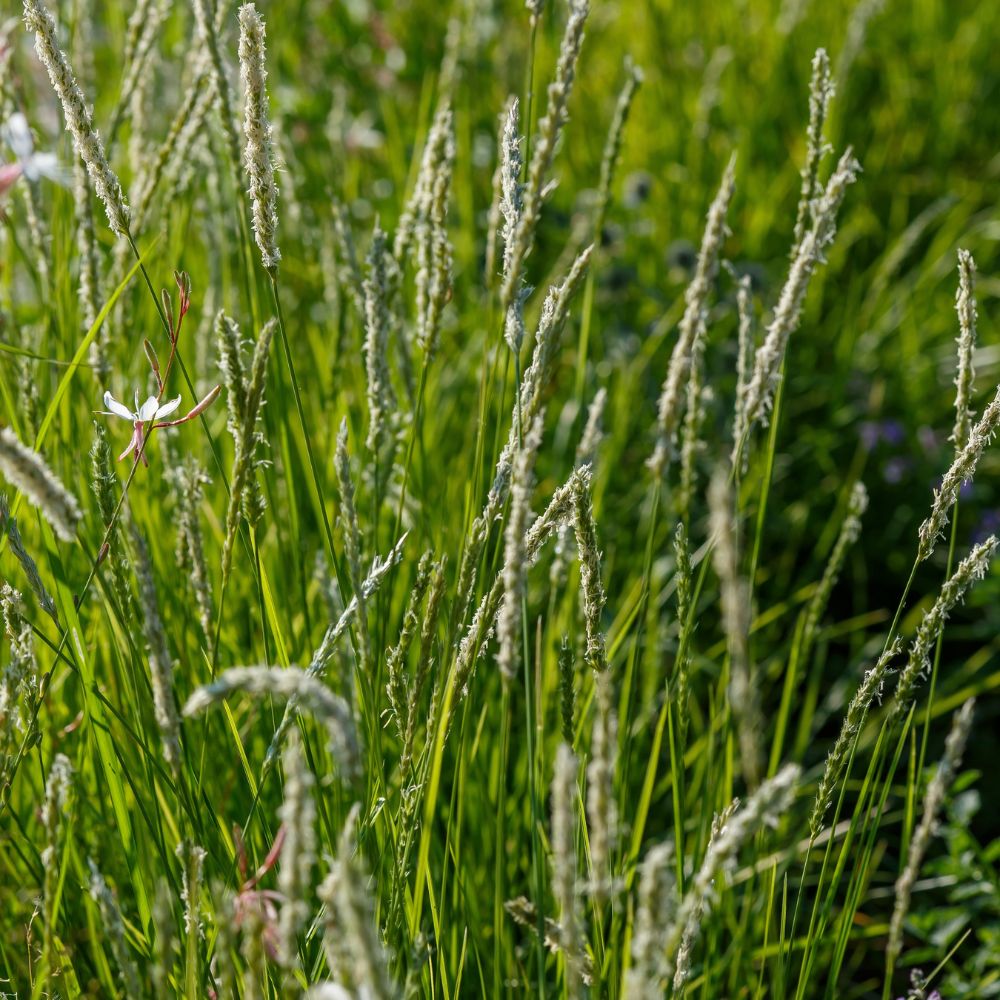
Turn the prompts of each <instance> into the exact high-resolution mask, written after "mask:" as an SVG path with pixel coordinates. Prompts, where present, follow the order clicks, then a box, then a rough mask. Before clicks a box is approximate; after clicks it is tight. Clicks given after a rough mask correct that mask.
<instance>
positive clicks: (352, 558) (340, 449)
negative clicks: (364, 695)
mask: <svg viewBox="0 0 1000 1000" xmlns="http://www.w3.org/2000/svg"><path fill="white" fill-rule="evenodd" d="M334 467H335V468H336V471H337V485H338V486H339V487H340V525H341V530H342V531H343V535H344V552H345V554H346V555H347V567H348V571H349V572H350V575H351V586H352V587H353V588H354V596H355V598H356V599H357V602H358V613H357V619H358V636H359V639H360V645H361V668H362V670H364V671H365V672H366V673H367V672H368V671H369V669H370V668H371V665H372V662H373V659H374V658H373V656H372V639H371V633H370V632H369V629H368V608H367V601H366V599H365V590H364V583H363V581H364V575H363V574H362V571H361V529H360V527H359V526H358V512H357V510H356V508H355V506H354V479H353V478H352V476H351V459H350V456H349V455H348V454H347V418H346V417H345V418H344V419H343V420H342V421H341V423H340V431H339V433H338V434H337V450H336V453H335V454H334Z"/></svg>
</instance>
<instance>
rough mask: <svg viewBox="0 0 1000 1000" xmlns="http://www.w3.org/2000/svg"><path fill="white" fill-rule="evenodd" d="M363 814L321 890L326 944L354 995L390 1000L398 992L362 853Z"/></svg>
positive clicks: (347, 832) (348, 831)
mask: <svg viewBox="0 0 1000 1000" xmlns="http://www.w3.org/2000/svg"><path fill="white" fill-rule="evenodd" d="M358 811H359V806H357V805H355V806H354V808H353V809H352V810H351V813H350V815H349V816H348V818H347V822H346V823H345V824H344V830H343V832H342V833H341V835H340V840H339V843H338V849H337V859H336V860H335V861H334V864H333V867H332V869H331V870H330V874H329V875H328V876H327V877H326V879H325V880H324V882H323V883H322V885H321V886H320V888H319V898H320V901H321V902H323V903H325V904H326V913H325V919H324V928H323V946H324V950H325V951H326V955H327V962H328V963H329V965H330V968H331V969H332V970H334V972H335V973H336V975H337V979H338V980H339V981H340V982H342V983H344V984H345V985H346V986H348V987H353V989H354V991H355V994H354V995H358V996H366V997H371V998H372V1000H390V998H392V997H395V996H396V995H397V991H396V990H395V989H394V988H393V985H392V981H391V979H390V978H389V971H388V965H387V962H386V955H385V950H384V949H383V947H382V942H381V941H380V940H379V934H378V929H377V928H378V925H377V923H376V920H375V912H374V905H373V900H372V897H371V893H370V891H369V888H368V877H367V873H366V871H365V869H364V866H363V863H362V861H361V859H360V857H358V856H357V854H356V851H357V845H356V843H355V841H356V836H357V834H356V830H357V820H358Z"/></svg>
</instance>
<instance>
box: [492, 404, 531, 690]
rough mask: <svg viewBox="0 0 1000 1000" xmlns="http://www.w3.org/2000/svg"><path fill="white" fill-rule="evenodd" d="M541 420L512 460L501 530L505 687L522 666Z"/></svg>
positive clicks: (499, 624) (500, 622) (500, 654)
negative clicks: (507, 505) (504, 523)
mask: <svg viewBox="0 0 1000 1000" xmlns="http://www.w3.org/2000/svg"><path fill="white" fill-rule="evenodd" d="M541 417H542V415H541V414H539V415H538V416H536V417H535V420H534V422H533V423H532V425H531V429H530V430H529V431H528V433H527V434H526V435H525V438H524V444H523V446H522V448H521V450H520V451H519V452H518V453H517V457H516V458H515V460H514V477H513V484H512V488H511V501H510V511H509V512H508V515H507V526H506V529H505V530H504V564H503V603H502V604H501V605H500V614H499V616H498V617H497V638H498V640H499V642H500V649H499V651H498V653H497V664H498V666H499V667H500V674H501V676H502V678H503V682H504V684H507V685H509V684H511V683H513V681H514V680H515V679H516V677H517V674H518V669H519V668H520V665H521V625H522V620H521V611H522V606H523V603H524V601H525V599H526V596H527V587H528V564H527V560H526V553H525V539H526V536H527V533H528V526H529V524H530V520H531V494H532V492H533V491H534V485H535V480H534V469H535V458H536V456H537V455H538V449H539V447H540V446H541V443H542V419H541Z"/></svg>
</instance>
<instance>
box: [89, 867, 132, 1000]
mask: <svg viewBox="0 0 1000 1000" xmlns="http://www.w3.org/2000/svg"><path fill="white" fill-rule="evenodd" d="M87 863H88V865H89V866H90V895H91V897H92V898H93V899H94V901H95V902H96V903H97V905H98V908H99V909H100V911H101V921H102V924H103V927H104V930H105V931H107V936H108V939H109V940H110V943H111V953H112V954H113V955H114V957H115V962H116V963H117V964H118V975H119V976H120V978H121V981H122V985H123V986H124V988H125V995H126V996H129V997H138V996H142V990H141V989H140V987H139V970H138V967H137V966H136V964H135V959H134V958H133V957H132V953H131V952H130V951H129V947H128V942H127V941H126V940H125V923H124V921H123V920H122V911H121V908H120V907H119V906H118V900H117V899H115V895H114V893H113V892H112V891H111V889H110V888H108V883H107V882H105V880H104V876H103V875H102V874H101V872H100V870H99V869H98V867H97V865H96V864H94V862H93V861H92V860H90V859H88V861H87Z"/></svg>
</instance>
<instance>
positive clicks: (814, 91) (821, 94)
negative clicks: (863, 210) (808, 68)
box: [790, 49, 836, 259]
mask: <svg viewBox="0 0 1000 1000" xmlns="http://www.w3.org/2000/svg"><path fill="white" fill-rule="evenodd" d="M835 89H836V88H835V87H834V84H833V79H832V78H831V76H830V58H829V56H827V54H826V49H817V50H816V55H814V56H813V61H812V80H811V81H810V84H809V128H808V131H807V133H806V141H807V152H806V162H805V165H804V166H803V167H802V193H801V195H800V196H799V207H798V210H797V212H796V216H795V234H794V238H793V241H792V252H791V255H790V256H791V257H792V258H793V259H794V258H795V254H796V252H797V250H798V247H799V245H800V244H801V242H802V240H803V239H805V235H806V233H807V232H808V230H809V226H810V224H811V222H812V221H813V209H814V206H813V199H814V198H815V196H816V180H817V177H818V175H819V165H820V163H821V162H822V161H823V158H824V157H825V156H826V154H827V153H829V152H830V151H831V147H830V145H829V143H827V142H825V141H824V139H823V129H824V127H825V125H826V119H827V115H828V114H829V112H830V102H831V101H832V100H833V95H834V91H835Z"/></svg>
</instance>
